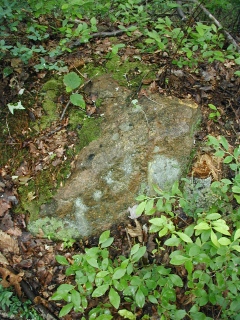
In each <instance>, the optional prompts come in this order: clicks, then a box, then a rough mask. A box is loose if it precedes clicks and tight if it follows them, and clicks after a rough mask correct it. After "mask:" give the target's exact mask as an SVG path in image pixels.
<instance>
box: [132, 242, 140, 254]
mask: <svg viewBox="0 0 240 320" xmlns="http://www.w3.org/2000/svg"><path fill="white" fill-rule="evenodd" d="M139 248H140V244H139V243H136V244H135V245H134V246H133V247H132V249H131V252H130V255H131V256H132V255H134V253H136V252H137V251H138V250H139Z"/></svg>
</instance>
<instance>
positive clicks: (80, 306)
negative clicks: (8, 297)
mask: <svg viewBox="0 0 240 320" xmlns="http://www.w3.org/2000/svg"><path fill="white" fill-rule="evenodd" d="M208 144H209V145H210V146H212V147H213V148H215V156H218V157H221V158H222V159H223V162H224V164H225V165H227V166H229V167H230V169H231V170H232V171H233V172H234V177H233V178H232V179H231V180H230V179H222V180H221V181H219V182H214V183H212V185H211V187H210V188H209V189H210V191H211V192H213V193H215V194H216V196H217V198H218V201H217V202H214V205H212V206H210V207H209V209H208V210H207V211H206V210H203V209H201V208H199V210H198V211H196V212H195V213H192V208H193V207H191V205H190V204H189V201H190V200H188V199H186V198H185V197H186V194H185V193H184V191H181V190H180V188H179V184H178V182H176V183H174V185H173V186H172V189H171V190H170V191H169V192H164V191H162V190H160V189H159V188H158V187H157V186H154V190H155V192H156V196H155V197H152V198H150V197H148V196H145V195H140V196H138V198H137V200H138V201H141V202H140V204H139V205H138V207H137V209H136V215H141V214H142V213H143V212H144V213H145V214H146V215H148V216H150V219H149V223H150V229H149V232H150V233H154V234H155V237H156V243H157V244H158V249H155V250H154V251H153V252H152V254H153V256H156V257H157V256H159V255H161V253H162V251H166V252H169V260H170V261H169V263H166V262H165V263H164V262H163V261H162V263H161V264H160V265H159V264H157V263H156V261H155V262H153V264H151V265H148V264H145V261H146V259H145V258H146V257H147V251H146V247H145V246H141V245H140V244H138V243H137V244H135V245H133V247H132V248H131V250H130V252H129V256H128V257H125V256H119V257H117V258H116V259H114V260H112V259H111V258H110V255H109V247H110V246H111V245H112V243H113V238H112V237H110V231H109V230H108V231H105V232H103V233H102V234H101V236H100V238H99V245H98V247H93V248H90V249H85V253H84V254H79V255H75V256H73V257H72V259H73V262H72V263H70V262H69V261H68V260H67V259H66V258H65V257H64V256H56V260H57V261H58V262H59V263H60V264H62V265H64V266H67V269H66V275H67V276H69V277H74V280H75V281H74V284H62V285H60V286H59V287H58V289H57V291H56V292H55V293H54V294H53V296H52V300H63V301H65V302H66V305H64V307H63V308H62V309H61V311H60V314H59V316H60V317H61V316H64V315H66V314H68V313H69V312H71V311H75V312H81V313H85V314H86V311H85V310H86V309H87V307H88V301H89V299H95V298H96V299H97V298H99V297H104V301H105V303H104V304H101V303H99V304H98V306H97V307H96V308H94V309H93V310H91V311H90V312H89V314H88V318H89V319H112V318H113V317H112V315H111V310H112V308H115V309H117V310H118V313H119V314H120V315H121V316H122V317H124V318H125V319H136V313H135V312H136V308H140V309H142V308H144V306H145V305H146V304H147V303H152V304H154V305H155V309H156V310H157V313H158V315H159V316H161V317H162V319H184V317H185V316H188V317H189V318H190V319H213V318H214V312H215V311H214V310H215V309H216V310H217V313H218V316H220V317H221V319H233V318H235V315H236V314H237V313H239V311H240V298H239V292H240V285H239V284H240V272H239V270H238V265H239V264H240V256H239V253H240V226H239V222H238V221H237V220H239V219H236V220H234V219H233V217H234V216H238V217H239V214H240V210H239V208H237V209H236V206H235V205H234V201H236V202H238V203H239V200H240V199H239V195H240V174H239V173H240V162H239V158H240V147H237V148H236V149H235V150H233V152H232V153H231V152H230V151H229V150H230V149H229V144H228V142H227V140H226V139H225V138H224V137H220V138H219V139H216V138H215V137H212V136H209V142H208ZM216 183H217V185H216ZM195 196H197V194H196V195H195ZM225 202H227V205H229V203H230V202H231V203H232V204H233V206H232V207H231V210H229V211H228V212H226V211H225V210H224V208H225V205H224V203H225ZM180 208H181V210H182V211H183V212H184V214H185V215H189V213H190V216H191V217H192V220H191V221H192V222H191V223H190V224H189V220H188V223H186V227H180V225H179V224H178V223H176V221H177V218H178V216H177V215H176V213H177V212H179V209H180ZM189 208H191V210H189ZM179 218H181V214H179ZM182 219H186V218H184V216H183V218H182ZM183 221H184V220H183ZM185 221H186V220H185ZM178 270H182V272H180V273H179V272H178ZM183 275H184V276H183ZM183 287H184V288H185V289H184V292H182V294H183V295H185V296H186V299H187V300H189V301H191V302H189V305H188V307H189V308H188V311H186V310H184V309H178V307H177V304H176V301H177V296H176V288H183ZM178 290H179V289H178ZM123 301H126V302H128V303H130V304H131V310H127V309H121V303H122V302H123ZM190 303H191V304H190ZM205 307H207V308H208V309H209V307H211V308H212V310H213V314H212V316H213V318H210V317H207V315H206V314H205V313H204V310H205V309H204V308H205ZM219 308H220V309H219ZM219 310H220V313H219ZM82 319H85V318H84V317H82Z"/></svg>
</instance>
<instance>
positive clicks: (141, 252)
mask: <svg viewBox="0 0 240 320" xmlns="http://www.w3.org/2000/svg"><path fill="white" fill-rule="evenodd" d="M145 252H146V247H145V246H143V247H140V248H139V250H138V251H137V252H136V253H135V254H134V255H133V256H132V257H131V260H132V262H137V261H139V260H140V259H141V258H142V257H143V256H144V254H145Z"/></svg>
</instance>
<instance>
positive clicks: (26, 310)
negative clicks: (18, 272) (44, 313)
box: [0, 285, 42, 320]
mask: <svg viewBox="0 0 240 320" xmlns="http://www.w3.org/2000/svg"><path fill="white" fill-rule="evenodd" d="M31 305H32V303H31V301H30V300H27V301H25V302H21V301H20V300H19V299H18V297H17V296H16V295H14V293H13V291H12V289H11V288H3V286H2V285H0V308H1V309H2V310H3V311H5V312H6V313H7V314H8V316H9V317H10V316H12V315H14V316H19V319H20V318H21V319H25V320H27V319H28V320H42V317H40V316H39V315H38V313H37V312H36V310H34V308H32V306H31ZM14 318H15V317H14Z"/></svg>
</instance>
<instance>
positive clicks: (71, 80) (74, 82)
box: [63, 72, 82, 90]
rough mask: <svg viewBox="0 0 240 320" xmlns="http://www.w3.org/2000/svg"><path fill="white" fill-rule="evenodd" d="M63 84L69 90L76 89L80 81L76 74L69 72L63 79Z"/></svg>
mask: <svg viewBox="0 0 240 320" xmlns="http://www.w3.org/2000/svg"><path fill="white" fill-rule="evenodd" d="M63 83H64V84H65V86H66V87H68V88H70V89H72V90H73V89H76V88H78V87H79V86H80V84H81V83H82V79H81V78H80V77H79V76H78V75H77V74H76V72H69V73H68V74H66V75H65V76H64V77H63Z"/></svg>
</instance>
